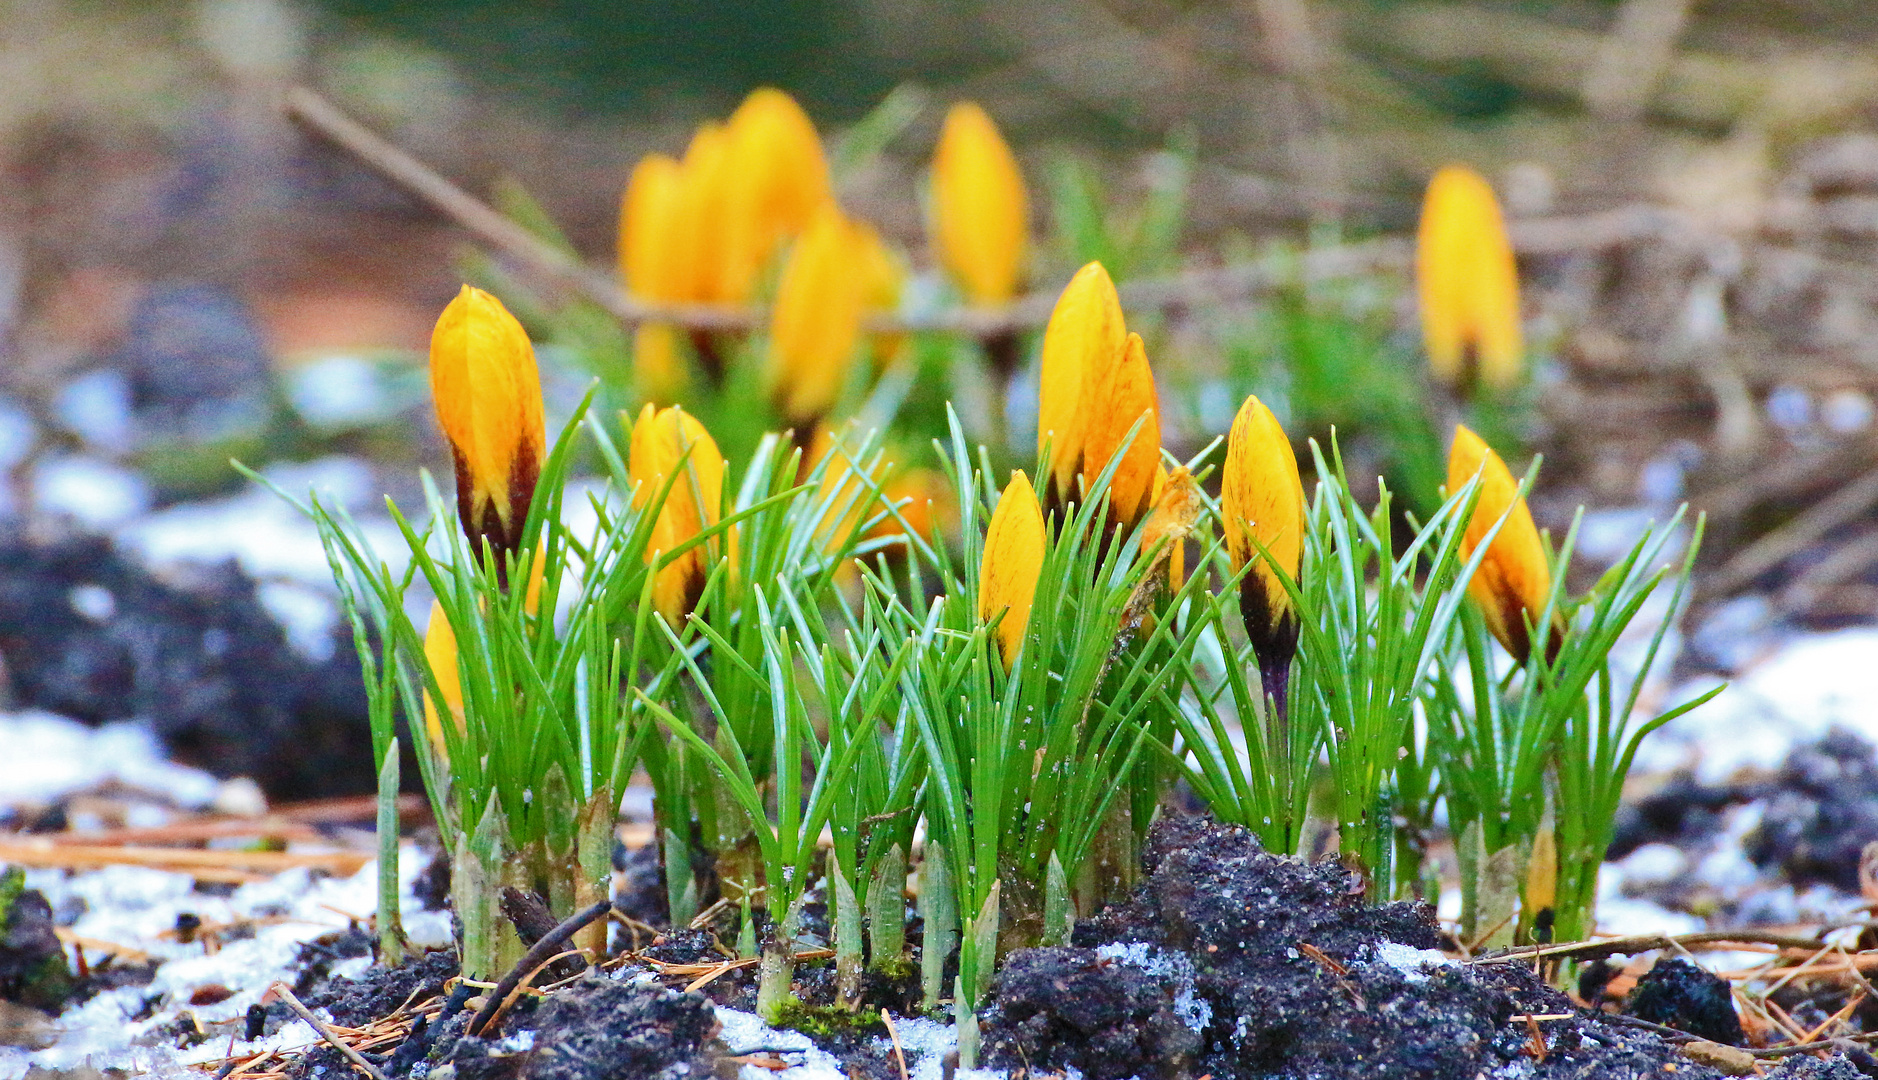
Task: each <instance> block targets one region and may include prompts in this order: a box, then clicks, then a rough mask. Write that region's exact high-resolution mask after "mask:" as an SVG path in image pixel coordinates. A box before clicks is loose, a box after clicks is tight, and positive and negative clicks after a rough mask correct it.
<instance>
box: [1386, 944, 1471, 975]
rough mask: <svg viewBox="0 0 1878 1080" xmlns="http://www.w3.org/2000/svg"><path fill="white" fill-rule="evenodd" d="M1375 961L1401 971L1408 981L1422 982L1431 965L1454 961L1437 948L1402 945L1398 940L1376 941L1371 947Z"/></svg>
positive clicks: (1443, 964)
mask: <svg viewBox="0 0 1878 1080" xmlns="http://www.w3.org/2000/svg"><path fill="white" fill-rule="evenodd" d="M1372 955H1373V956H1374V958H1375V960H1376V962H1377V963H1380V964H1388V965H1389V966H1390V967H1392V968H1394V969H1396V970H1397V971H1399V972H1401V973H1402V975H1403V977H1404V978H1406V979H1408V981H1409V982H1422V981H1424V980H1425V979H1427V978H1428V969H1429V968H1431V967H1449V966H1451V965H1453V964H1454V963H1455V961H1453V960H1451V959H1449V958H1448V957H1447V956H1445V955H1443V954H1442V952H1441V950H1439V949H1417V948H1415V947H1414V946H1413V945H1404V944H1402V943H1401V942H1399V941H1381V942H1377V943H1376V945H1375V946H1374V948H1373V949H1372Z"/></svg>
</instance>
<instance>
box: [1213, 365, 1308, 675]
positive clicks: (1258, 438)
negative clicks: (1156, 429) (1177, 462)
mask: <svg viewBox="0 0 1878 1080" xmlns="http://www.w3.org/2000/svg"><path fill="white" fill-rule="evenodd" d="M1304 513H1305V511H1304V483H1303V481H1302V480H1301V479H1299V477H1298V459H1297V457H1296V455H1294V454H1293V453H1292V452H1291V440H1290V439H1289V438H1287V437H1286V436H1285V431H1284V428H1282V427H1280V426H1279V424H1278V418H1277V417H1275V416H1273V415H1272V411H1271V410H1270V409H1268V408H1266V407H1265V403H1264V402H1262V401H1260V400H1259V399H1258V398H1257V397H1247V398H1246V399H1245V404H1243V405H1241V406H1240V407H1239V415H1238V416H1236V417H1235V418H1234V419H1233V422H1232V433H1231V434H1230V435H1228V436H1227V438H1226V468H1225V473H1224V475H1223V476H1222V478H1221V480H1220V514H1221V518H1222V522H1221V524H1222V527H1223V529H1224V531H1225V534H1226V550H1227V553H1228V554H1229V555H1230V556H1231V558H1232V564H1233V568H1234V569H1244V567H1245V566H1246V565H1247V564H1248V563H1251V564H1253V566H1252V569H1251V570H1250V571H1249V572H1247V573H1246V574H1245V576H1243V577H1241V578H1240V579H1239V611H1240V614H1241V615H1243V616H1244V617H1245V628H1246V636H1247V638H1248V639H1249V640H1250V641H1251V642H1252V649H1253V652H1254V653H1255V654H1256V655H1257V656H1258V661H1259V673H1260V676H1261V677H1262V680H1263V682H1264V683H1265V692H1266V693H1267V694H1270V695H1271V696H1272V697H1273V699H1274V700H1277V701H1279V703H1280V704H1281V705H1282V702H1283V698H1284V687H1285V682H1286V680H1287V678H1288V673H1289V671H1290V668H1291V657H1292V656H1293V655H1294V654H1295V653H1296V652H1297V647H1298V618H1297V614H1296V612H1295V611H1294V610H1293V609H1292V604H1291V597H1290V595H1289V594H1288V593H1286V592H1285V587H1284V582H1283V581H1282V580H1281V579H1280V577H1279V574H1278V571H1280V570H1282V571H1284V573H1285V575H1286V576H1289V577H1290V578H1291V579H1292V580H1293V581H1296V580H1297V578H1298V574H1299V572H1300V568H1301V567H1302V565H1303V557H1304V528H1305V522H1304ZM1260 545H1263V547H1264V549H1265V553H1266V555H1265V557H1264V558H1261V557H1260V555H1259V546H1260Z"/></svg>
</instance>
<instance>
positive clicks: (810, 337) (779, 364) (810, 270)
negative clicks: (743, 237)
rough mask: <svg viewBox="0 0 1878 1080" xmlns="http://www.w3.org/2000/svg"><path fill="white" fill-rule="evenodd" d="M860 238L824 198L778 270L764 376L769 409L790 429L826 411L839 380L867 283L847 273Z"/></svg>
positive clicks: (856, 335) (803, 425)
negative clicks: (772, 407) (771, 403)
mask: <svg viewBox="0 0 1878 1080" xmlns="http://www.w3.org/2000/svg"><path fill="white" fill-rule="evenodd" d="M861 243H862V239H861V238H860V237H859V235H858V234H857V233H856V231H855V229H854V226H853V225H851V224H849V222H848V220H847V219H846V218H844V217H842V215H841V211H840V210H839V209H837V208H836V207H835V205H834V204H833V203H827V204H824V205H823V207H822V209H821V210H820V211H818V212H817V213H816V215H815V218H814V220H813V221H811V222H810V223H809V227H808V231H807V232H804V233H803V234H802V238H801V239H800V240H798V241H796V245H795V249H794V251H792V252H791V253H790V255H789V261H788V262H787V263H786V264H785V265H784V267H783V273H782V281H781V282H780V283H779V284H778V285H777V288H776V308H775V312H774V313H773V315H772V316H771V320H770V339H769V359H768V364H767V366H766V370H765V381H766V382H767V383H768V384H769V393H770V398H771V400H773V401H774V402H775V403H776V410H777V411H778V412H779V413H781V414H782V416H783V419H784V420H786V421H788V422H789V423H791V424H794V425H797V426H798V429H802V430H805V429H806V428H808V427H810V426H812V425H814V423H815V422H816V421H818V420H820V419H821V418H822V417H824V416H826V415H827V414H828V411H829V410H830V409H832V408H834V406H835V401H836V399H838V398H839V397H840V396H841V388H842V386H843V384H844V383H846V382H847V377H848V371H849V368H850V364H851V361H852V360H853V359H854V349H855V346H856V344H857V343H858V342H859V341H860V336H861V309H862V305H863V303H864V302H865V300H866V296H865V293H864V289H865V287H866V286H867V284H868V282H867V281H866V279H865V278H863V277H862V276H861V275H860V274H857V273H856V272H855V270H856V267H855V262H854V260H855V255H856V252H857V251H858V249H859V247H860V245H861Z"/></svg>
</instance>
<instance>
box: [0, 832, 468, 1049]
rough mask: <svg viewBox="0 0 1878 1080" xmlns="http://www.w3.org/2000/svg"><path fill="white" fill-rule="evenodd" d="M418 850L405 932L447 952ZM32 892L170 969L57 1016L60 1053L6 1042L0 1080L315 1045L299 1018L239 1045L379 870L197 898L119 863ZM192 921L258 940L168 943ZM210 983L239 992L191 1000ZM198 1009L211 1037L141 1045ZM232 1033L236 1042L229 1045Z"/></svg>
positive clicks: (363, 962)
mask: <svg viewBox="0 0 1878 1080" xmlns="http://www.w3.org/2000/svg"><path fill="white" fill-rule="evenodd" d="M423 865H424V860H423V859H422V858H421V857H420V856H419V855H418V853H417V852H416V850H415V848H412V849H410V850H408V851H406V852H405V853H404V854H403V855H402V856H401V858H400V860H399V871H400V874H399V876H400V878H401V879H402V880H403V882H404V897H403V901H402V903H401V908H402V911H403V917H404V920H405V928H406V931H407V933H409V935H410V936H411V938H412V939H413V941H415V942H417V943H419V944H429V945H440V944H443V943H444V942H446V941H448V940H449V935H450V926H449V921H448V920H449V917H448V915H447V914H446V913H441V912H430V911H424V910H422V906H421V904H420V903H419V902H418V901H417V900H416V899H415V898H414V897H412V896H411V894H410V885H411V882H412V881H413V880H414V879H415V878H416V876H417V875H418V873H419V872H421V870H422V869H423ZM26 876H27V885H28V886H29V887H31V888H36V889H39V890H41V891H42V892H44V893H45V895H46V899H47V900H48V901H49V902H50V903H51V904H52V906H53V909H54V910H55V911H58V910H62V909H66V908H70V907H73V906H81V902H82V908H83V909H84V914H83V915H81V916H80V917H79V918H78V920H77V921H76V922H75V923H74V924H73V925H72V926H71V928H70V929H71V931H72V932H73V933H75V934H77V935H79V936H81V937H85V938H90V939H94V940H98V941H108V942H111V943H113V944H118V945H124V946H127V947H129V948H133V949H137V950H140V951H142V952H145V953H148V954H150V955H152V956H155V957H158V958H161V959H162V960H164V961H165V962H164V963H163V964H162V965H161V966H160V967H158V968H157V972H156V978H155V980H154V981H153V982H152V983H151V984H150V985H148V986H142V987H137V986H127V987H121V988H119V989H117V990H113V991H108V992H105V993H102V994H99V995H98V996H97V997H94V998H92V999H91V1000H90V1001H88V1002H86V1003H85V1004H83V1005H80V1006H78V1007H76V1008H73V1009H70V1010H67V1011H66V1013H65V1014H64V1015H63V1016H61V1017H60V1018H59V1025H60V1027H61V1029H62V1030H63V1032H64V1034H63V1036H62V1038H61V1039H60V1041H59V1042H58V1043H56V1044H54V1045H53V1046H52V1047H50V1048H48V1049H44V1050H40V1051H37V1052H35V1053H32V1054H28V1053H26V1052H25V1051H23V1050H19V1049H16V1048H10V1047H0V1080H17V1078H18V1077H20V1076H23V1075H24V1074H25V1072H26V1069H27V1067H28V1066H29V1065H38V1066H40V1067H43V1068H73V1067H76V1066H79V1065H82V1064H85V1063H87V1062H89V1063H90V1064H92V1065H94V1066H98V1067H101V1068H102V1067H118V1068H129V1069H133V1070H138V1071H153V1072H156V1073H158V1074H170V1073H177V1072H179V1070H180V1068H181V1067H182V1066H185V1065H188V1064H191V1063H195V1062H202V1061H214V1060H219V1059H221V1058H223V1057H225V1056H227V1055H228V1054H230V1053H236V1054H246V1053H250V1052H254V1051H258V1050H263V1049H270V1048H294V1047H300V1046H307V1045H311V1044H312V1043H314V1042H315V1041H317V1036H316V1035H315V1034H314V1032H313V1031H312V1029H311V1028H309V1027H308V1026H307V1025H306V1024H304V1023H302V1022H299V1021H295V1022H293V1023H290V1024H287V1025H284V1026H283V1027H282V1028H281V1029H280V1030H279V1031H278V1032H277V1033H276V1034H274V1035H272V1036H268V1037H266V1038H262V1039H257V1040H254V1041H253V1042H249V1041H247V1040H244V1039H242V1038H240V1037H239V1036H240V1035H241V1034H242V1032H241V1026H240V1021H241V1018H242V1017H244V1016H245V1014H246V1012H247V1009H248V1006H250V1005H253V1004H255V1003H256V1002H258V1001H259V1000H260V998H261V995H262V994H263V993H265V992H266V990H267V988H268V987H269V986H270V985H271V984H272V983H273V982H274V981H275V980H277V979H283V978H289V977H290V975H291V972H290V966H291V963H292V961H293V958H294V955H295V953H296V951H297V949H298V946H299V945H300V944H301V943H302V942H305V941H310V940H312V939H314V938H317V937H319V936H321V935H322V934H326V933H330V932H332V931H334V930H339V929H343V928H344V927H345V926H346V925H347V922H348V918H347V916H348V915H350V916H356V917H358V918H360V919H364V918H366V917H368V916H370V915H371V914H372V912H373V910H374V909H375V908H376V906H377V868H376V865H375V864H371V863H368V864H366V866H365V867H364V868H363V869H361V870H360V871H359V872H358V873H356V874H354V875H352V876H351V877H347V878H331V877H317V876H316V875H313V874H311V873H309V872H308V871H306V870H304V869H300V870H289V871H287V872H285V873H282V874H279V875H277V876H275V877H273V878H270V879H268V880H266V881H261V882H255V883H252V884H248V885H243V886H241V887H240V888H238V889H236V890H235V892H234V893H233V894H232V895H230V896H228V897H225V898H224V897H216V896H212V895H208V894H205V893H200V892H196V891H195V888H194V881H193V880H192V879H191V878H190V877H189V876H188V875H186V874H173V873H169V872H166V871H162V870H152V869H147V868H144V867H134V866H113V867H106V868H104V869H102V870H96V871H90V872H86V873H80V874H67V873H66V872H64V871H58V870H31V871H28V872H27V875H26ZM185 912H187V913H189V914H193V915H195V916H196V917H198V918H199V919H201V920H202V923H203V925H204V926H205V927H214V926H217V925H221V924H226V923H231V922H236V921H238V920H243V919H252V920H259V921H258V922H257V924H256V926H255V930H254V935H253V936H252V937H250V938H246V939H245V940H233V941H225V942H223V943H222V944H221V946H220V948H219V949H218V950H216V951H213V952H211V951H209V949H208V947H207V946H206V945H205V944H204V943H202V942H199V941H198V942H194V943H190V944H184V943H182V942H180V941H177V940H175V939H174V935H173V934H170V935H169V936H168V937H166V936H165V932H166V931H172V930H173V929H174V928H175V926H176V918H177V916H178V915H180V914H183V913H185ZM370 963H371V960H370V958H369V957H357V958H354V959H350V960H344V961H340V962H339V963H336V964H334V965H333V971H334V973H335V974H338V975H348V976H353V975H358V974H359V973H361V972H363V971H364V970H365V969H366V967H368V966H369V965H370ZM209 985H220V986H224V987H227V988H228V989H229V990H232V991H234V993H233V995H232V996H230V997H229V998H227V999H226V1000H224V1001H221V1002H217V1003H216V1004H213V1005H190V1004H188V1001H189V997H190V994H191V993H193V992H194V991H195V990H196V989H198V988H200V987H204V986H209ZM154 995H162V996H163V1001H162V1004H161V1005H160V1006H159V1008H158V1009H157V1010H156V1011H155V1014H154V1015H152V1016H150V1017H149V1018H148V1019H145V1020H131V1019H129V1017H131V1016H134V1015H136V1014H137V1012H138V1011H139V1010H140V1008H141V1007H142V1006H143V1004H144V1002H146V1001H147V1000H149V999H150V998H151V997H152V996H154ZM185 1009H186V1010H187V1011H188V1012H190V1013H192V1014H193V1015H194V1016H195V1018H196V1019H197V1021H199V1022H200V1023H201V1025H202V1026H203V1027H204V1028H205V1029H206V1030H208V1031H209V1032H210V1038H209V1039H208V1040H206V1041H205V1042H202V1043H200V1044H199V1045H197V1046H194V1047H190V1048H187V1049H183V1050H176V1049H173V1048H172V1047H171V1046H169V1045H166V1044H165V1045H142V1043H144V1042H146V1041H153V1040H146V1039H145V1038H144V1037H145V1036H148V1035H149V1033H150V1032H151V1031H152V1029H154V1028H156V1027H158V1026H159V1025H161V1024H163V1023H165V1022H167V1021H170V1020H173V1019H174V1018H175V1017H176V1016H177V1014H178V1012H179V1010H185ZM231 1038H232V1042H231Z"/></svg>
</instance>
